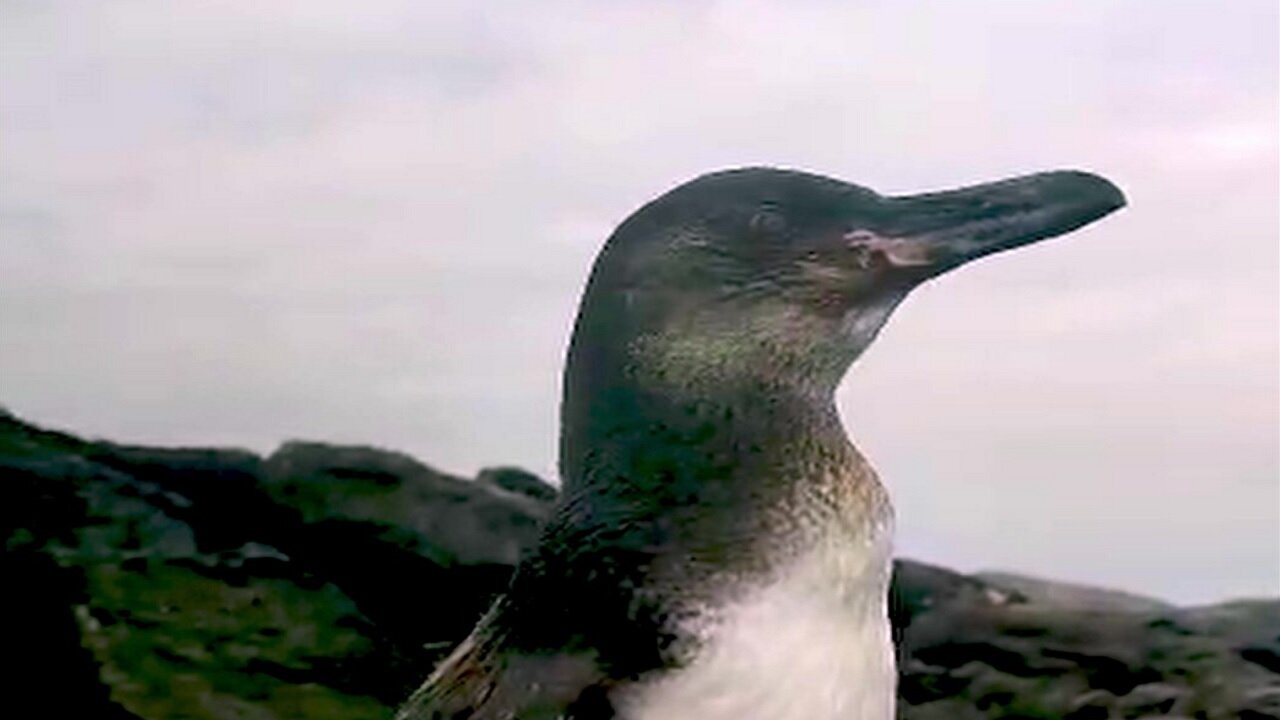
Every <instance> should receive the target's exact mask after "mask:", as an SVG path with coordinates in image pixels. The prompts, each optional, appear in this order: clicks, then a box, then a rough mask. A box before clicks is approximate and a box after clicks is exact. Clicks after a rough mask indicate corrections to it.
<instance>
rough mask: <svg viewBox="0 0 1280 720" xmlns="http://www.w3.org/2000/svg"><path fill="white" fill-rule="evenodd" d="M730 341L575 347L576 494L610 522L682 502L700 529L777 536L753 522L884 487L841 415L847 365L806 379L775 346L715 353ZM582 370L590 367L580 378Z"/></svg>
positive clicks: (571, 429) (568, 425) (571, 491)
mask: <svg viewBox="0 0 1280 720" xmlns="http://www.w3.org/2000/svg"><path fill="white" fill-rule="evenodd" d="M727 342H728V341H727V340H726V339H725V338H723V337H708V336H706V335H703V336H700V337H688V336H674V337H673V336H662V335H649V336H642V337H638V338H636V339H635V340H634V341H632V342H630V343H628V344H627V345H626V346H625V351H623V352H601V351H599V350H598V349H595V350H593V349H592V348H591V347H590V346H589V345H587V344H583V345H581V346H577V347H575V351H574V352H571V357H570V361H569V363H568V366H567V368H568V372H567V374H566V378H565V399H564V405H563V418H562V432H563V434H562V437H561V470H562V474H563V477H564V481H565V483H564V485H565V487H564V489H565V492H566V494H567V495H569V496H571V497H578V498H586V500H585V501H584V504H586V505H590V506H591V507H592V509H593V511H594V512H593V514H598V515H599V516H600V517H601V518H603V519H604V521H605V522H607V523H609V524H617V523H618V522H620V521H622V520H626V521H628V522H639V523H644V522H645V521H647V520H649V519H656V518H669V517H671V516H673V514H674V515H675V516H677V517H678V516H679V512H680V509H681V508H684V509H687V510H688V511H689V517H691V518H696V524H698V525H699V526H706V525H714V526H719V527H721V528H722V529H723V528H725V527H727V526H730V525H731V526H732V527H733V528H734V529H735V531H736V530H743V529H745V530H748V531H751V532H762V531H763V532H768V531H769V529H768V528H765V527H760V526H752V525H751V524H752V523H753V522H756V521H757V520H758V519H759V518H760V517H764V516H770V515H776V513H775V512H773V511H774V510H775V509H776V508H777V507H779V506H783V505H785V506H789V507H795V506H796V505H797V504H801V505H806V506H811V507H813V508H817V509H820V510H821V511H822V512H824V513H827V512H832V511H834V512H840V511H841V510H844V509H846V508H842V507H840V506H839V503H833V502H832V498H842V497H846V496H849V495H850V493H849V492H846V491H847V490H848V488H846V487H842V486H844V485H849V484H851V483H856V482H858V481H859V480H861V479H870V480H872V481H873V482H874V473H872V471H871V470H870V468H869V467H868V466H867V464H866V462H865V461H864V460H863V458H862V457H861V455H859V454H858V452H857V451H856V450H855V449H854V448H853V446H852V445H851V444H850V442H849V440H848V438H847V436H846V434H845V432H844V428H843V426H842V425H841V423H840V418H839V414H838V412H837V411H836V407H835V401H834V388H835V386H836V384H837V383H838V381H839V378H840V375H841V374H842V371H843V367H847V363H844V364H843V367H839V368H835V369H832V370H830V371H828V372H826V373H825V374H815V373H807V374H806V373H799V372H794V370H795V367H794V366H791V365H789V358H790V357H792V355H788V354H786V353H783V352H780V351H779V349H778V348H769V347H763V346H761V345H754V346H750V347H746V348H744V346H743V345H740V344H739V345H732V346H729V347H725V346H724V345H721V346H719V347H717V343H727ZM795 349H796V348H795V346H792V347H790V348H787V352H792V351H794V350H795ZM802 349H805V348H802ZM753 350H758V352H753ZM808 350H811V349H808ZM812 356H813V353H812V352H809V353H808V355H807V356H806V357H809V358H811V357H812ZM796 357H798V356H796ZM848 360H849V361H851V360H852V358H848ZM585 368H590V369H591V370H592V371H593V372H590V373H586V372H575V371H577V370H582V369H585ZM620 516H621V517H620ZM716 534H717V532H716V531H715V530H714V529H713V530H712V531H711V532H709V533H708V536H710V537H714V536H715V535H716Z"/></svg>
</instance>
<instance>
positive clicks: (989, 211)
mask: <svg viewBox="0 0 1280 720" xmlns="http://www.w3.org/2000/svg"><path fill="white" fill-rule="evenodd" d="M885 202H886V203H887V204H888V205H889V206H890V207H889V210H890V211H889V212H888V213H887V216H888V217H890V218H893V220H892V221H890V223H889V224H888V225H886V226H885V227H883V228H877V230H878V231H879V232H876V233H871V232H868V231H863V230H857V231H854V232H851V233H849V234H848V235H846V236H845V240H846V241H847V242H848V243H849V244H850V245H854V246H857V245H863V246H866V247H867V248H868V249H870V250H875V251H879V252H880V253H882V254H883V256H884V257H885V259H886V260H887V261H888V262H889V264H890V265H892V266H894V267H896V268H899V269H901V270H902V271H904V272H905V274H908V275H911V276H914V277H915V278H916V279H917V281H923V280H925V279H928V278H930V277H936V276H938V275H941V274H943V273H945V272H947V271H948V270H952V269H954V268H957V267H959V266H961V265H963V264H965V263H967V262H969V261H971V260H976V259H977V258H980V257H983V256H984V255H991V254H993V253H998V252H1001V251H1003V250H1010V249H1012V248H1016V247H1021V246H1023V245H1029V244H1031V243H1034V242H1039V241H1040V240H1045V239H1048V238H1051V237H1054V236H1057V235H1062V234H1063V233H1067V232H1070V231H1072V230H1075V229H1076V228H1079V227H1082V226H1084V225H1087V224H1089V223H1091V222H1093V221H1094V220H1098V219H1099V218H1102V217H1104V216H1106V215H1108V214H1110V213H1112V212H1114V211H1116V210H1118V209H1120V208H1122V207H1124V205H1125V197H1124V194H1123V193H1122V192H1120V189H1119V188H1117V187H1116V186H1115V185H1113V184H1112V183H1111V182H1109V181H1107V180H1105V179H1103V178H1101V177H1098V176H1097V175H1091V174H1089V173H1083V172H1075V171H1060V172H1048V173H1040V174H1037V175H1028V176H1026V177H1020V178H1014V179H1012V180H1004V181H1001V182H995V183H989V184H986V185H977V186H974V187H969V188H963V189H960V190H950V191H946V192H939V193H928V194H924V195H912V196H905V197H891V198H887V199H886V200H885Z"/></svg>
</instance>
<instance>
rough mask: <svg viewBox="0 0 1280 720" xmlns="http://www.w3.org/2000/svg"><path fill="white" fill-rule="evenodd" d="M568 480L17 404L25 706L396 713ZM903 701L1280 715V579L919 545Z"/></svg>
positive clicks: (9, 502) (16, 589)
mask: <svg viewBox="0 0 1280 720" xmlns="http://www.w3.org/2000/svg"><path fill="white" fill-rule="evenodd" d="M554 497H555V489H554V488H553V487H552V486H550V485H548V484H546V483H545V482H543V481H542V480H540V479H539V478H537V477H535V476H533V475H530V474H529V473H526V472H523V471H521V470H518V469H514V468H496V469H492V470H487V471H485V472H482V473H481V474H480V475H479V476H478V477H477V478H475V479H464V478H458V477H453V476H450V475H447V474H445V473H441V472H439V471H436V470H434V469H432V468H430V467H428V466H426V465H424V464H422V463H420V462H418V461H417V460H415V459H413V458H411V457H409V456H407V455H404V454H400V453H395V452H390V451H386V450H379V449H374V448H366V447H343V446H333V445H324V444H318V443H303V442H290V443H286V444H285V445H283V446H282V447H281V448H280V449H278V450H277V451H275V452H274V453H272V454H271V455H269V456H267V457H259V456H257V455H255V454H252V453H249V452H245V451H240V450H223V449H209V448H189V449H161V448H146V447H135V446H126V445H118V444H114V443H110V442H103V441H89V440H84V439H81V438H78V437H75V436H73V435H69V434H66V433H61V432H53V431H49V430H44V429H41V428H38V427H35V426H33V425H31V424H28V423H25V422H23V421H21V420H19V419H18V418H16V417H14V416H12V415H8V414H4V413H0V536H3V538H4V543H5V545H4V547H5V550H4V552H3V554H0V579H2V581H3V587H4V588H5V592H3V593H2V594H0V596H3V598H4V607H3V611H2V612H0V624H2V626H0V630H2V631H3V633H4V635H3V637H5V638H7V639H8V640H9V641H8V642H6V643H4V645H3V647H4V649H3V651H2V652H3V654H4V655H5V656H7V657H5V658H4V660H5V666H6V667H8V668H11V669H10V670H9V672H8V676H7V679H8V683H7V686H8V687H9V688H10V690H9V696H10V697H9V703H8V707H9V709H10V711H11V712H12V711H16V712H14V714H13V715H11V716H12V717H28V716H32V717H34V716H39V717H82V718H146V719H148V720H151V719H161V718H180V717H181V718H231V717H236V718H255V719H257V718H261V719H263V720H269V719H272V718H348V719H359V718H389V717H390V716H391V712H392V708H393V707H394V705H395V704H396V703H397V702H398V701H400V700H401V699H403V698H404V697H405V695H406V694H407V692H408V691H409V689H411V688H412V687H413V686H414V685H416V683H417V682H419V681H420V680H421V678H422V676H423V674H424V673H425V671H426V670H427V669H428V668H429V667H430V666H431V665H432V664H433V663H434V662H435V660H437V659H438V658H439V657H440V656H441V655H442V654H444V653H445V652H447V651H448V650H449V648H450V647H451V646H452V645H453V644H454V643H455V642H457V641H458V640H459V639H460V638H461V637H462V636H463V635H465V634H466V632H467V631H468V630H469V629H470V627H471V624H472V623H473V622H474V620H475V619H476V617H478V616H479V614H480V613H481V612H483V610H484V608H485V607H486V605H487V604H488V602H489V601H490V599H491V598H492V597H493V595H494V594H495V593H498V592H500V591H501V590H502V588H503V587H504V585H505V583H506V580H507V578H508V576H509V574H510V572H511V570H512V568H513V566H514V563H515V561H516V559H517V558H518V557H519V554H520V551H521V549H522V548H523V547H526V546H527V545H529V544H530V543H531V542H533V541H534V540H535V539H536V537H537V534H538V531H539V528H540V526H541V524H542V522H543V521H544V520H545V518H546V517H547V512H548V508H549V506H550V503H551V502H552V501H553V500H554ZM892 600H893V615H894V623H895V631H896V635H897V637H898V640H899V654H900V659H901V663H900V664H901V671H902V673H901V678H900V696H901V700H902V702H901V710H900V716H901V717H902V718H904V719H907V720H942V719H944V718H946V719H948V720H969V719H974V720H976V719H978V718H1071V719H1073V720H1107V719H1110V718H1165V719H1168V718H1201V719H1203V720H1219V719H1222V720H1226V719H1227V718H1233V719H1234V718H1240V719H1242V720H1262V719H1264V718H1277V717H1280V600H1277V599H1274V598H1272V599H1261V600H1242V601H1238V602H1232V603H1224V604H1220V605H1215V606H1210V607H1202V608H1179V607H1174V606H1171V605H1168V604H1166V603H1161V602H1159V601H1156V600H1151V599H1147V598H1136V597H1134V596H1130V595H1124V594H1121V593H1113V592H1109V591H1105V590H1098V589H1092V588H1077V587H1075V586H1068V585H1063V584H1058V583H1052V582H1047V581H1041V580H1035V579H1031V578H1024V577H1020V576H1012V575H1003V574H983V575H975V576H967V575H962V574H959V573H955V572H952V571H949V570H946V569H943V568H938V567H933V566H930V565H926V564H922V563H918V562H913V561H909V560H900V561H898V563H897V565H896V573H895V582H894V592H893V598H892Z"/></svg>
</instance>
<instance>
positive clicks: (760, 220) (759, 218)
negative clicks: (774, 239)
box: [748, 206, 787, 235]
mask: <svg viewBox="0 0 1280 720" xmlns="http://www.w3.org/2000/svg"><path fill="white" fill-rule="evenodd" d="M748 227H749V228H750V230H751V232H752V234H755V235H777V234H779V233H781V232H782V231H783V230H786V229H787V219H786V217H784V216H783V215H782V212H781V211H780V210H778V209H777V208H776V207H773V206H765V207H762V208H760V209H759V210H757V211H756V214H755V215H752V216H751V222H750V223H749V225H748Z"/></svg>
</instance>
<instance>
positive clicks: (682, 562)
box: [397, 168, 1125, 720]
mask: <svg viewBox="0 0 1280 720" xmlns="http://www.w3.org/2000/svg"><path fill="white" fill-rule="evenodd" d="M1124 204H1125V198H1124V195H1123V194H1122V193H1121V191H1120V190H1119V189H1118V188H1117V187H1116V186H1115V185H1113V184H1112V183H1110V182H1108V181H1107V180H1105V179H1103V178H1101V177H1098V176H1096V175H1092V174H1088V173H1084V172H1077V171H1057V172H1048V173H1040V174H1034V175H1028V176H1024V177H1019V178H1015V179H1010V180H1005V181H1001V182H995V183H989V184H984V185H978V186H974V187H968V188H964V189H959V190H951V191H946V192H936V193H929V194H922V195H912V196H883V195H880V194H877V193H876V192H873V191H871V190H868V189H866V188H863V187H860V186H857V185H853V184H849V183H846V182H842V181H840V180H836V179H832V178H828V177H824V176H820V175H815V174H810V173H806V172H799V171H793V170H782V169H773V168H746V169H736V170H728V171H721V172H715V173H711V174H708V175H704V176H702V177H699V178H697V179H694V180H692V181H690V182H687V183H685V184H683V185H680V186H678V187H676V188H675V189H673V190H671V191H669V192H667V193H666V194H664V195H662V196H661V197H658V198H657V199H655V200H653V201H651V202H649V203H648V204H647V205H645V206H643V207H642V208H640V209H639V210H638V211H636V212H635V213H634V214H632V215H631V216H630V217H628V218H627V219H626V220H625V221H623V223H622V224H621V225H620V226H618V228H617V229H616V230H615V231H614V233H613V234H612V236H611V237H610V238H609V239H608V241H607V242H606V244H605V246H604V248H603V250H601V252H600V254H599V256H598V257H597V259H596V262H595V264H594V266H593V268H592V271H591V274H590V278H589V280H588V282H587V286H586V289H585V291H584V293H583V296H582V301H581V304H580V307H579V312H578V316H577V321H576V324H575V327H574V331H573V337H572V340H571V342H570V347H569V351H568V355H567V359H566V363H565V370H564V377H563V395H562V402H561V418H560V421H561V435H560V472H561V481H562V493H561V496H560V498H559V500H558V501H557V504H556V505H555V508H554V511H553V514H552V518H551V519H550V520H549V522H548V523H547V525H546V526H545V528H544V530H543V533H542V535H541V538H540V540H539V542H538V544H537V545H536V546H535V547H534V548H532V549H531V550H530V551H529V552H528V553H527V554H526V555H525V557H523V558H522V560H521V563H520V565H519V567H518V568H517V570H516V573H515V575H514V576H513V579H512V581H511V584H510V586H509V588H508V591H507V592H506V593H505V594H504V595H503V596H502V597H500V598H499V599H498V600H496V601H495V603H494V604H493V606H492V607H491V608H490V609H489V611H488V613H487V614H486V615H485V616H484V617H483V618H482V619H481V620H480V622H479V624H478V625H477V627H476V628H475V630H474V631H473V632H472V633H471V635H470V636H469V637H468V638H467V639H466V640H465V641H463V642H462V644H461V645H460V646H459V647H458V648H457V649H456V650H455V651H454V652H453V653H452V654H451V655H449V656H448V657H447V658H446V659H445V660H444V661H443V662H442V663H441V664H440V665H439V666H438V667H437V668H436V670H435V671H434V672H433V673H432V674H431V675H430V676H429V677H428V678H427V680H426V682H425V683H424V684H423V685H422V686H421V687H420V688H419V689H418V690H417V691H416V692H415V693H414V694H413V695H412V696H411V697H410V699H409V700H408V701H407V703H406V704H405V705H404V706H403V707H402V708H401V710H400V712H399V715H398V716H397V717H398V718H399V719H400V720H446V719H448V720H462V719H463V718H466V719H467V720H606V719H609V718H616V719H618V720H792V719H794V720H801V719H803V720H836V719H837V718H839V719H841V720H890V718H892V717H893V716H894V707H895V695H896V677H897V675H896V671H895V667H894V651H893V643H892V640H891V635H890V627H889V620H888V615H887V592H888V585H889V579H890V569H891V535H892V526H893V510H892V506H891V504H890V501H889V498H888V495H887V494H886V491H885V489H884V487H883V486H882V485H881V484H880V482H879V480H878V479H877V476H876V473H875V471H874V470H873V469H872V468H871V466H870V464H869V463H868V462H867V460H866V459H865V458H864V457H863V455H862V454H861V453H860V452H859V451H858V450H857V449H856V448H855V447H854V445H853V444H852V443H851V441H850V440H849V439H848V437H847V436H846V433H845V431H844V428H843V427H842V425H841V422H840V419H839V416H838V414H837V410H836V405H835V400H834V393H835V390H836V387H837V385H838V384H839V383H840V381H841V379H842V378H843V377H844V375H845V373H846V371H847V370H848V369H849V367H850V366H851V365H852V364H853V363H854V361H855V360H856V359H857V358H858V356H859V355H861V354H862V352H863V351H865V350H866V348H867V346H868V345H869V344H870V343H871V342H872V341H873V340H874V339H875V337H876V334H877V333H878V332H879V330H880V328H881V327H882V326H883V325H884V324H885V322H886V320H887V319H888V318H889V316H890V314H891V313H892V312H893V310H894V308H895V307H897V305H898V304H899V303H900V302H901V301H902V300H903V299H904V298H905V297H906V296H907V294H908V293H909V292H910V291H911V289H912V288H914V287H917V286H919V285H920V284H921V283H924V282H926V281H928V280H929V279H931V278H935V277H938V276H939V275H942V274H943V273H946V272H948V271H950V270H953V269H955V268H957V267H959V266H961V265H964V264H965V263H968V262H970V261H972V260H975V259H977V258H980V257H983V256H986V255H990V254H993V253H997V252H1001V251H1004V250H1009V249H1012V248H1017V247H1021V246H1024V245H1029V244H1031V243H1035V242H1037V241H1040V240H1044V239H1046V238H1050V237H1053V236H1057V235H1061V234H1063V233H1066V232H1069V231H1071V230H1074V229H1076V228H1079V227H1081V226H1083V225H1086V224H1088V223H1091V222H1093V221H1095V220H1097V219H1099V218H1101V217H1103V216H1105V215H1107V214H1109V213H1111V212H1113V211H1115V210H1117V209H1119V208H1121V207H1123V206H1124Z"/></svg>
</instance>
